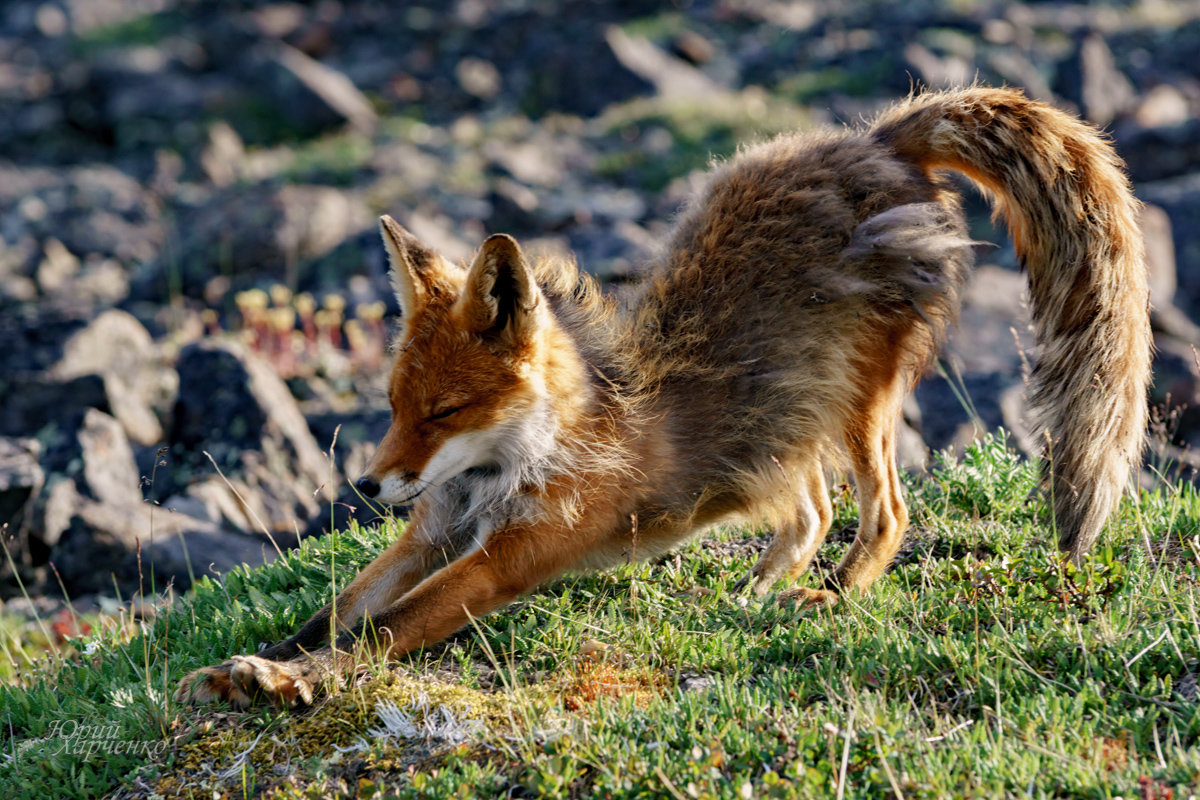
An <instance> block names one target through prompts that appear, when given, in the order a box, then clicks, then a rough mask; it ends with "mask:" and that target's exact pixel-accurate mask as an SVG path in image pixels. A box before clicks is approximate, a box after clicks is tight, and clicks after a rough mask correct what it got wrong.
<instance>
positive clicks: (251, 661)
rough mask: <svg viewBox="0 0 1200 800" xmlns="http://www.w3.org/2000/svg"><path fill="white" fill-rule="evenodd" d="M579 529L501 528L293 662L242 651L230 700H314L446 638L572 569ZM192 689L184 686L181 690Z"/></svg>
mask: <svg viewBox="0 0 1200 800" xmlns="http://www.w3.org/2000/svg"><path fill="white" fill-rule="evenodd" d="M577 535H578V532H577V531H572V536H570V537H568V536H563V535H562V531H561V530H558V529H553V530H551V529H549V528H547V527H539V526H525V527H517V528H510V529H506V530H503V531H498V532H496V533H493V534H492V535H491V536H490V537H489V538H488V540H487V542H486V543H485V544H484V546H483V547H481V548H479V549H477V550H475V551H474V552H472V553H470V554H468V555H465V556H463V557H462V558H460V559H458V560H457V561H454V562H452V563H451V564H450V565H448V566H447V567H445V568H444V569H441V570H439V571H438V572H436V573H434V574H433V575H431V576H429V577H428V578H426V579H425V580H424V581H422V582H421V583H420V584H418V585H417V586H416V587H415V588H413V589H412V590H411V591H409V592H408V593H407V594H405V595H404V596H403V597H401V598H400V599H399V600H396V601H395V602H393V603H391V604H390V605H388V606H387V607H386V608H384V609H383V610H382V611H379V612H375V613H371V614H369V615H367V616H365V617H364V619H363V620H362V621H361V622H360V623H359V624H358V625H356V626H355V627H354V629H353V630H351V631H347V632H346V633H343V634H342V635H340V636H339V637H338V638H337V640H336V642H335V646H334V647H333V648H329V647H322V648H320V649H317V650H313V651H309V652H305V653H301V654H300V655H297V656H295V657H293V658H291V659H289V660H287V661H277V660H270V659H266V658H263V657H261V656H241V657H238V658H235V659H234V660H233V661H232V662H231V664H230V666H229V669H228V670H227V671H226V675H225V678H224V684H223V685H227V686H228V687H229V689H228V691H227V693H225V694H223V695H221V696H222V699H227V700H230V701H231V702H233V703H235V704H237V705H247V704H248V703H249V702H250V700H251V699H252V698H253V697H254V696H255V695H257V694H260V693H261V694H265V695H267V696H268V697H271V698H272V699H275V700H278V701H281V702H283V703H287V704H290V703H293V702H295V701H296V700H297V699H299V700H302V701H304V702H310V701H311V700H312V697H313V692H314V690H315V688H316V686H317V685H318V684H319V683H320V682H321V681H322V679H324V678H326V677H334V678H336V679H340V678H341V677H342V676H344V675H345V674H346V673H348V672H349V671H351V670H353V669H355V668H356V667H357V666H358V665H359V664H362V663H364V662H365V661H367V660H369V659H370V658H372V657H380V656H382V657H384V658H389V657H393V658H394V657H397V656H400V655H403V654H404V653H407V652H409V651H411V650H415V649H417V648H419V647H422V646H424V645H427V644H432V643H434V642H437V641H440V640H442V639H444V638H446V637H447V636H449V635H450V634H452V633H454V631H456V630H458V629H459V628H461V627H463V626H464V625H466V624H467V622H468V621H469V620H470V619H472V618H474V617H480V616H483V615H485V614H488V613H489V612H491V611H494V610H496V609H497V608H500V607H501V606H503V605H505V604H506V603H508V602H510V601H511V600H513V599H515V598H516V597H517V596H518V595H520V594H522V593H524V592H527V591H530V590H532V589H533V588H535V587H536V586H537V585H538V584H540V583H542V582H543V581H545V580H548V579H549V578H551V577H553V576H555V575H557V574H559V573H561V572H562V571H563V570H565V569H567V568H569V567H570V566H571V565H572V564H573V563H574V562H575V561H576V560H577V559H578V555H579V553H580V550H581V547H580V546H581V544H582V543H583V542H582V538H576V537H577ZM224 666H225V665H222V667H224ZM202 672H203V671H202ZM193 674H195V673H193ZM189 677H190V676H189ZM185 683H186V679H185ZM208 683H209V684H212V681H211V680H210V681H209V682H208ZM184 689H185V686H183V685H181V687H180V693H183V692H184Z"/></svg>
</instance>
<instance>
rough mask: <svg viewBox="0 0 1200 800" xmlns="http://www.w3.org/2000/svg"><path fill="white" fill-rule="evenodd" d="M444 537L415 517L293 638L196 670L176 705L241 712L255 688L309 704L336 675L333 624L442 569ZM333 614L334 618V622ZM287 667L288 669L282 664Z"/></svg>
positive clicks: (384, 603) (346, 625) (449, 546)
mask: <svg viewBox="0 0 1200 800" xmlns="http://www.w3.org/2000/svg"><path fill="white" fill-rule="evenodd" d="M454 544H455V543H454V542H451V541H448V540H446V539H445V537H435V536H433V535H431V534H430V532H429V529H428V526H427V525H425V524H424V523H423V522H422V520H421V519H420V518H418V517H417V516H415V515H414V517H413V519H412V520H411V521H410V522H409V525H408V529H407V531H406V532H405V534H404V536H402V537H401V538H400V539H398V540H396V541H395V542H393V543H392V545H391V546H390V547H388V549H387V550H385V551H384V552H383V553H382V554H380V556H379V557H378V558H376V559H375V560H374V561H372V562H371V563H370V564H368V565H367V566H366V567H365V568H364V569H363V570H362V572H360V573H359V574H358V575H357V576H356V577H355V579H354V580H353V581H351V582H350V585H349V586H347V587H346V588H345V589H343V590H342V592H341V593H340V594H339V595H338V596H337V599H336V600H334V602H333V603H331V604H329V605H327V606H325V607H324V608H323V609H321V610H320V611H318V612H317V613H316V614H314V615H313V616H312V617H311V618H310V619H309V620H308V621H307V622H306V623H304V625H303V626H302V627H301V628H300V630H299V631H297V632H296V634H295V635H294V636H292V637H290V638H288V639H286V640H284V641H282V642H279V643H278V644H275V645H273V646H271V647H268V648H266V649H265V650H262V651H261V652H259V653H258V654H256V655H244V656H235V657H234V658H232V659H230V660H229V661H226V662H225V663H223V664H218V665H215V666H211V667H204V668H203V669H198V670H195V671H194V672H191V673H190V674H188V675H187V676H186V677H185V678H184V679H183V680H182V681H180V683H179V688H178V689H177V690H176V692H175V699H176V700H177V701H179V702H189V701H191V702H198V703H206V702H215V701H218V700H224V701H226V702H228V703H230V704H231V705H234V706H238V707H241V708H244V707H246V706H248V705H249V704H250V702H251V699H252V697H253V695H254V694H255V693H256V692H257V690H258V687H264V688H265V689H266V690H267V694H269V695H270V696H272V697H276V698H278V699H279V700H281V701H283V702H285V703H287V704H291V703H294V702H296V701H297V700H300V701H303V702H309V701H311V698H312V693H313V689H314V688H315V686H316V684H317V683H319V682H320V680H321V679H322V677H323V676H325V675H329V674H336V673H337V672H338V671H339V670H338V667H340V665H338V664H335V663H334V659H332V658H331V657H327V658H322V657H318V656H317V654H318V653H329V651H328V650H327V649H323V648H322V646H323V645H324V644H325V643H326V642H328V641H329V636H330V632H331V630H332V629H333V627H334V626H335V624H336V627H337V629H338V630H341V631H348V630H350V626H351V625H352V624H353V623H354V621H355V620H357V619H358V618H359V617H361V616H362V615H364V614H371V613H373V612H375V611H378V610H380V609H383V608H387V607H388V606H389V605H390V604H392V603H393V602H395V600H396V599H397V598H399V597H401V596H403V595H404V594H405V593H406V592H408V591H409V590H410V589H412V587H414V586H416V585H417V584H418V583H420V582H421V580H422V579H424V578H425V577H426V576H427V575H428V574H429V573H430V572H432V571H433V570H435V569H437V568H439V567H442V566H444V565H445V563H446V562H447V561H448V559H449V558H451V557H452V556H453V555H454V554H455V553H456V552H457V550H458V549H459V548H456V547H455V546H454ZM335 610H336V616H337V620H336V623H334V621H333V617H334V612H335ZM284 665H288V666H286V667H285V666H284Z"/></svg>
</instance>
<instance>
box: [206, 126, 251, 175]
mask: <svg viewBox="0 0 1200 800" xmlns="http://www.w3.org/2000/svg"><path fill="white" fill-rule="evenodd" d="M245 159H246V148H245V145H243V144H242V138H241V137H240V136H238V134H237V131H235V130H234V129H233V128H232V127H231V126H230V125H229V124H228V123H226V122H220V121H218V122H214V123H213V124H212V125H210V126H209V128H208V147H206V148H204V152H203V153H201V154H200V167H201V168H202V169H203V170H204V174H205V175H207V176H208V179H209V180H210V181H212V182H213V184H215V185H216V186H222V187H223V186H229V185H230V184H232V183H233V182H234V181H236V180H237V179H238V178H239V177H241V174H242V171H243V168H244V166H243V165H244V162H245Z"/></svg>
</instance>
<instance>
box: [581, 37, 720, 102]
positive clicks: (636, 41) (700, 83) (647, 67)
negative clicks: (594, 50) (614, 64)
mask: <svg viewBox="0 0 1200 800" xmlns="http://www.w3.org/2000/svg"><path fill="white" fill-rule="evenodd" d="M604 38H605V39H606V40H607V41H608V45H609V47H611V48H612V51H613V54H614V55H616V57H617V60H618V61H620V62H621V65H622V66H624V67H625V68H626V69H627V70H629V71H630V72H632V73H634V74H635V75H638V76H639V77H641V78H642V79H643V80H646V81H648V82H650V83H652V84H653V85H654V88H655V89H656V90H657V92H658V94H659V95H660V96H662V97H668V98H690V99H694V100H695V99H704V100H710V101H711V100H713V98H714V97H716V96H718V95H720V94H723V93H724V92H725V88H724V87H722V86H720V85H718V84H716V83H715V82H713V80H712V79H711V78H709V77H708V76H707V75H705V74H704V73H703V72H701V71H700V70H698V69H696V68H695V67H693V66H692V65H691V64H689V63H688V62H686V61H684V60H683V59H681V58H678V57H676V56H673V55H671V54H670V53H668V52H666V51H664V50H662V49H661V48H659V47H658V45H656V44H654V43H653V42H651V41H650V40H649V39H644V38H642V37H640V36H630V35H629V34H627V33H625V31H623V30H621V28H619V27H617V26H616V25H613V26H611V27H609V28H608V30H606V31H605V34H604Z"/></svg>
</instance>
